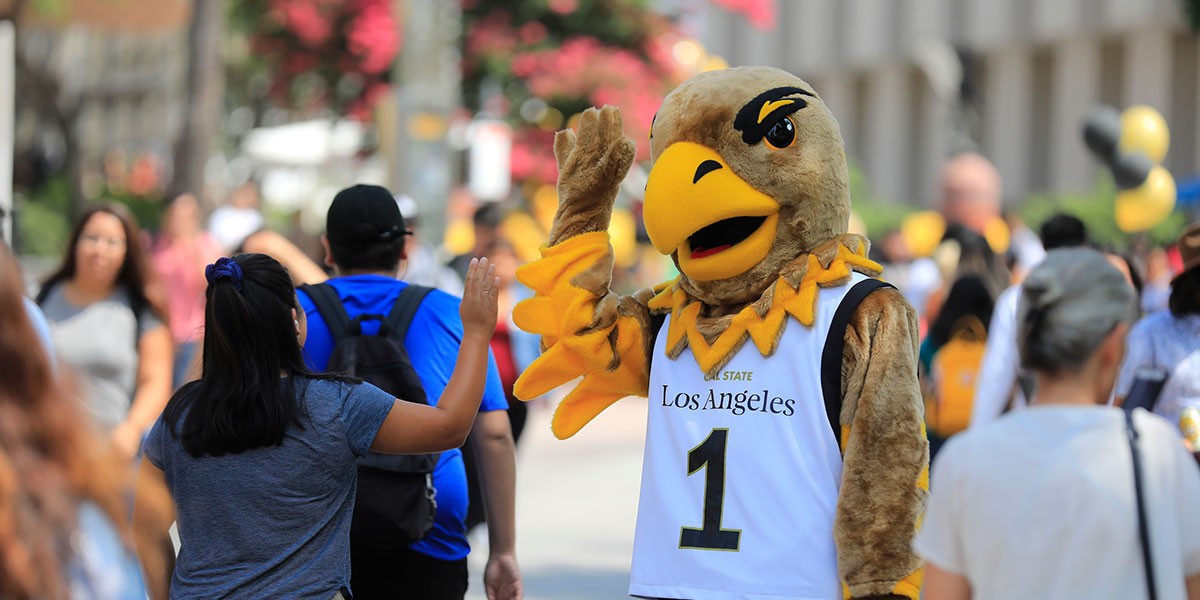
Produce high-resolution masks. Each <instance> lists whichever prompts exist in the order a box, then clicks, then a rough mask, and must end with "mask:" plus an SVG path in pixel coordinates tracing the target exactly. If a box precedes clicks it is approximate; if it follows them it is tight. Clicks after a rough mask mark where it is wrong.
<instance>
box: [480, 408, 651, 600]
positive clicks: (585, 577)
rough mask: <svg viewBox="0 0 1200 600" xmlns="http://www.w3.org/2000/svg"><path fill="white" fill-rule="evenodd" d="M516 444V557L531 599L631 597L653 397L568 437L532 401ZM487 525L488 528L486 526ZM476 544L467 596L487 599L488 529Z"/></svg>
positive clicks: (612, 411) (608, 599) (607, 414)
mask: <svg viewBox="0 0 1200 600" xmlns="http://www.w3.org/2000/svg"><path fill="white" fill-rule="evenodd" d="M530 409H531V410H530V412H529V420H528V423H527V425H526V428H525V433H524V435H523V437H522V438H521V445H520V447H519V448H518V449H517V559H518V561H520V563H521V571H522V573H523V575H524V580H525V598H526V600H613V599H614V598H627V597H628V595H627V593H626V592H627V590H628V587H629V560H630V556H631V554H632V551H633V528H634V519H635V518H636V516H637V495H638V487H639V485H640V482H641V474H642V447H643V444H644V442H645V430H646V401H645V400H641V399H636V398H627V399H625V400H622V401H620V402H618V403H617V404H615V405H613V406H611V407H609V408H608V410H606V411H604V413H602V414H601V415H600V416H599V417H597V418H596V420H595V421H593V422H592V423H591V424H589V425H588V426H587V427H585V428H584V429H583V431H581V432H579V433H578V434H577V435H575V436H574V437H572V438H571V439H569V440H566V441H561V440H557V439H555V438H554V436H553V435H552V434H551V433H550V417H551V414H552V407H550V406H545V405H533V406H531V407H530ZM480 529H481V530H482V529H483V528H480ZM471 545H472V547H473V548H475V551H474V552H472V553H471V558H470V560H469V562H470V571H471V587H470V591H469V592H468V593H467V598H468V600H483V599H484V598H486V596H485V595H484V591H483V568H484V564H485V561H486V559H487V541H486V533H482V532H481V531H476V535H475V536H473V537H472V540H471Z"/></svg>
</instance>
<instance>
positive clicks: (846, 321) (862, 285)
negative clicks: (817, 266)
mask: <svg viewBox="0 0 1200 600" xmlns="http://www.w3.org/2000/svg"><path fill="white" fill-rule="evenodd" d="M892 287H895V286H893V285H892V284H890V283H887V282H885V281H880V280H878V279H864V280H862V281H860V282H858V283H856V284H854V287H852V288H850V291H848V292H846V295H845V297H843V298H842V303H841V304H839V305H838V307H837V312H835V313H834V314H833V322H832V323H830V325H829V334H828V335H827V337H826V338H825V348H824V350H822V352H821V395H822V396H823V397H824V398H825V413H826V415H827V416H828V417H829V426H830V427H831V428H832V429H833V439H834V440H835V441H836V442H837V444H838V447H839V448H840V447H841V445H842V351H843V350H844V346H845V340H846V327H848V326H849V325H850V318H851V317H853V316H854V311H855V310H857V309H858V305H859V304H861V303H862V301H863V299H865V298H866V297H867V296H869V295H871V293H872V292H874V291H875V290H878V289H881V288H892Z"/></svg>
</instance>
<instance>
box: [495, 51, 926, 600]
mask: <svg viewBox="0 0 1200 600" xmlns="http://www.w3.org/2000/svg"><path fill="white" fill-rule="evenodd" d="M747 100H749V101H748V102H747ZM805 107H807V109H806V110H804V111H803V112H801V109H804V108H805ZM781 115H783V116H788V118H787V119H783V118H782V117H781ZM789 115H790V116H789ZM780 124H783V126H782V129H781V127H779V126H778V125H780ZM776 146H782V147H779V148H777V147H776ZM651 149H652V155H653V159H654V161H655V162H654V166H653V169H652V170H651V173H650V179H649V183H648V185H647V193H646V202H645V222H646V228H647V230H648V232H649V233H650V237H651V240H652V241H654V243H655V245H656V247H657V248H658V250H659V251H660V252H663V253H664V254H671V255H672V256H673V258H674V259H675V261H676V263H677V264H678V265H679V266H680V271H681V275H680V277H679V279H677V280H676V281H674V282H670V283H667V284H663V285H660V286H658V287H657V288H655V290H642V291H640V292H638V293H636V294H634V295H633V296H627V297H621V296H618V295H617V294H615V293H614V292H612V291H611V290H610V289H609V284H610V282H611V277H612V267H613V258H612V251H611V247H610V246H609V243H608V234H607V233H606V230H607V229H608V224H609V218H610V216H611V212H612V205H613V201H614V199H615V198H616V195H617V191H618V188H619V185H620V183H621V180H622V179H623V178H624V176H625V174H626V172H627V170H628V169H629V166H630V164H631V163H632V160H633V156H634V145H633V143H632V142H631V141H629V140H628V139H626V138H625V137H624V136H623V134H622V128H621V118H620V113H619V112H618V111H617V109H615V108H613V107H604V108H603V109H600V110H597V109H589V110H588V111H586V112H585V113H584V114H583V116H582V118H581V120H580V126H579V135H578V137H576V135H575V134H574V133H573V132H571V131H562V132H559V133H558V135H557V136H556V138H555V142H554V151H555V155H556V157H557V160H558V165H559V180H558V195H559V208H558V212H557V214H556V216H555V219H554V225H553V229H552V231H551V234H550V239H549V243H548V244H547V246H545V247H543V249H542V256H543V258H541V259H540V260H538V261H536V262H533V263H531V264H529V265H526V266H524V267H522V268H521V270H520V271H519V272H518V276H519V278H520V279H521V281H523V282H524V283H525V284H526V285H528V286H530V288H532V289H533V291H534V292H535V294H536V295H535V297H534V298H531V299H529V300H527V301H525V302H523V303H521V304H519V305H518V306H517V307H516V309H515V310H514V314H513V316H514V319H515V321H516V323H517V324H518V325H519V326H520V327H521V328H522V329H525V330H526V331H529V332H531V333H536V334H539V335H541V336H542V346H543V348H544V350H545V352H544V354H543V355H542V356H541V358H539V359H538V361H536V362H535V363H534V364H533V365H532V366H531V367H530V368H529V369H528V370H526V371H525V373H524V374H523V376H522V377H521V378H520V379H519V380H518V381H517V383H516V388H515V392H516V395H517V396H518V397H520V398H533V397H536V396H538V395H541V394H544V393H546V392H548V391H550V390H552V389H553V388H555V387H557V386H559V385H562V384H565V383H568V382H570V381H572V380H574V379H576V378H578V377H580V376H582V377H583V379H582V380H581V381H580V382H579V384H578V385H577V386H576V388H575V389H574V390H573V391H572V392H571V393H570V394H569V395H568V396H567V397H566V398H565V399H564V400H563V401H562V402H561V403H560V405H559V406H558V408H557V410H556V412H555V415H554V421H553V425H552V428H553V431H554V433H555V435H556V436H558V437H559V438H566V437H570V436H572V435H574V434H575V433H576V432H578V431H579V430H580V429H581V428H582V427H583V426H584V425H586V424H587V423H588V422H589V421H590V420H591V419H592V418H594V417H595V416H596V415H597V414H599V413H600V412H601V411H602V410H604V409H605V408H606V407H608V406H609V405H611V404H612V403H613V402H615V401H617V400H619V399H620V398H623V397H625V396H635V395H636V396H645V395H647V391H648V390H647V386H648V381H649V373H650V369H649V365H650V358H651V354H652V352H653V347H654V341H655V336H656V334H657V332H656V330H655V328H654V327H653V326H652V315H655V314H663V313H670V314H671V315H672V321H671V326H670V330H669V331H668V332H667V335H668V338H667V348H668V352H667V354H668V357H667V358H671V359H673V358H675V357H677V356H679V354H680V352H682V350H683V349H684V348H685V347H689V346H690V347H691V349H692V350H693V353H694V354H695V356H696V359H697V361H698V362H699V363H700V366H701V368H702V369H703V370H704V371H705V373H709V374H715V373H717V372H718V371H719V370H720V369H721V368H722V367H723V366H724V365H725V364H726V362H728V360H729V359H730V357H732V356H733V354H734V353H736V352H737V351H738V350H739V349H741V348H742V346H743V345H744V344H745V342H747V341H751V342H752V343H753V344H754V345H755V346H757V348H758V350H759V351H760V352H761V353H762V355H763V356H765V357H769V356H771V355H773V354H774V353H775V351H776V349H777V348H776V346H777V344H778V342H779V338H780V337H781V335H782V329H783V325H782V321H783V320H784V319H787V318H789V317H791V318H795V319H796V320H798V321H800V322H801V323H804V324H805V325H806V326H807V325H811V324H812V322H813V316H814V315H813V312H814V310H815V305H816V296H817V290H818V288H821V287H830V286H838V285H843V284H845V283H847V282H848V281H849V279H850V271H851V270H855V271H859V272H863V273H865V274H867V275H870V276H874V275H878V274H879V267H878V265H876V264H875V263H873V262H871V261H869V260H868V259H867V258H866V256H865V254H866V241H865V240H863V239H862V238H860V237H858V236H854V235H848V234H846V228H847V223H848V215H849V193H848V187H847V175H846V164H845V157H844V154H843V150H842V142H841V136H840V134H839V133H838V131H837V124H836V122H835V121H834V120H833V117H832V116H831V115H830V114H829V112H828V110H827V109H826V108H825V106H824V104H823V103H821V102H820V99H819V98H818V97H817V96H816V94H815V93H814V92H812V90H811V88H810V87H809V86H808V84H806V83H804V82H803V81H801V80H799V79H797V78H795V77H794V76H791V75H790V74H787V73H784V72H782V71H778V70H775V69H766V68H752V69H730V70H725V71H718V72H713V73H706V74H702V75H701V76H697V77H695V78H693V79H692V80H690V81H689V82H686V83H685V84H683V85H682V86H681V87H680V88H679V89H677V90H676V91H675V92H672V94H671V95H670V96H668V97H667V99H666V100H665V101H664V103H663V107H662V108H661V109H660V111H659V113H658V115H657V116H656V118H655V123H654V125H653V128H652V132H651ZM706 186H707V187H706ZM917 338H918V333H917V324H916V316H915V313H914V311H913V309H912V308H911V306H909V305H908V303H907V302H906V301H905V300H904V299H903V297H902V296H901V295H900V294H899V293H898V292H897V291H896V290H895V289H890V288H889V289H882V290H879V291H877V292H875V293H873V294H871V295H869V296H867V297H866V299H864V300H863V301H862V303H861V304H860V305H859V306H858V308H857V310H856V311H855V312H854V314H853V316H852V318H851V320H850V323H849V325H848V327H847V329H846V332H845V337H844V350H843V357H842V368H841V371H842V386H841V387H842V390H841V391H842V410H841V423H842V432H841V439H840V440H839V443H840V446H841V449H842V456H843V471H842V473H843V475H842V481H841V485H840V488H839V492H838V493H839V496H838V502H837V513H836V516H835V521H834V537H835V542H836V547H837V563H838V570H839V575H840V577H841V579H842V581H843V584H844V586H845V593H846V596H847V597H853V598H867V597H876V596H878V597H889V596H892V597H907V598H912V599H914V600H915V599H916V598H917V597H918V595H919V591H920V585H921V576H922V570H921V564H920V561H919V559H918V557H916V556H915V555H914V553H913V552H912V550H911V548H910V544H911V541H912V538H913V536H914V534H915V531H916V528H917V526H918V523H919V520H920V517H921V514H922V512H923V510H924V503H925V497H926V495H927V489H928V447H927V444H926V441H925V436H924V430H923V424H922V423H923V406H922V402H921V395H920V391H919V389H918V384H917V376H916V364H917ZM663 359H664V358H663V357H659V360H663Z"/></svg>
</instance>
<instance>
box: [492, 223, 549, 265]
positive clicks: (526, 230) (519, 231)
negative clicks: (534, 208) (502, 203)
mask: <svg viewBox="0 0 1200 600" xmlns="http://www.w3.org/2000/svg"><path fill="white" fill-rule="evenodd" d="M500 233H501V235H502V236H503V237H504V239H505V241H507V242H508V243H509V244H511V245H512V247H513V250H514V251H515V252H516V254H517V258H518V259H519V260H520V261H521V263H522V264H524V263H527V262H530V261H533V260H537V259H538V258H539V257H540V253H539V248H541V245H542V244H544V243H545V242H546V232H545V230H543V229H542V227H541V226H540V225H539V224H538V222H537V221H536V220H534V218H533V217H532V216H531V215H530V214H529V213H527V212H525V211H523V210H515V211H513V212H511V213H509V214H508V216H507V217H505V218H504V222H503V223H501V224H500Z"/></svg>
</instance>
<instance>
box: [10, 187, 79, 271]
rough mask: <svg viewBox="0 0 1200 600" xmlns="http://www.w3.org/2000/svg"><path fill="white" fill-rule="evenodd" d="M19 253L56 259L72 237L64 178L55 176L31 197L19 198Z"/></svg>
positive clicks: (69, 194)
mask: <svg viewBox="0 0 1200 600" xmlns="http://www.w3.org/2000/svg"><path fill="white" fill-rule="evenodd" d="M18 199H19V200H20V202H19V203H18V205H17V210H16V215H15V218H16V227H17V235H16V238H17V248H16V251H17V253H18V254H22V255H25V254H31V255H36V256H44V257H47V258H59V257H61V256H62V253H63V251H64V250H65V248H66V247H67V236H69V235H70V234H71V220H70V216H69V215H70V212H71V206H70V205H71V192H70V186H69V185H68V183H67V178H66V177H61V176H60V177H56V178H54V179H52V180H50V181H48V182H46V185H43V186H42V187H41V188H39V189H38V190H37V191H36V192H34V193H33V194H32V195H30V196H18Z"/></svg>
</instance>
